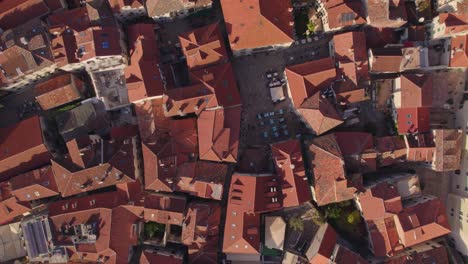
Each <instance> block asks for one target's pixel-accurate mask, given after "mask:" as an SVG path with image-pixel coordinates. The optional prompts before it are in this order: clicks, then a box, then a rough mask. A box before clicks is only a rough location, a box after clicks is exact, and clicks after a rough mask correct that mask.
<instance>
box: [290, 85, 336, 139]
mask: <svg viewBox="0 0 468 264" xmlns="http://www.w3.org/2000/svg"><path fill="white" fill-rule="evenodd" d="M297 111H298V112H299V113H300V114H301V116H302V118H303V119H304V120H305V122H306V124H307V125H308V126H310V127H311V128H312V130H313V132H314V133H315V134H316V135H320V134H323V133H325V132H327V131H329V130H331V129H333V128H335V127H337V126H339V125H340V124H342V123H343V119H342V118H341V116H340V114H339V113H338V112H337V111H336V109H335V107H334V106H333V105H332V104H331V102H330V101H329V100H328V99H327V98H323V97H322V96H321V95H320V92H316V93H315V94H314V95H312V96H311V97H309V98H307V99H306V100H305V101H304V102H303V103H302V104H301V106H300V107H299V108H297Z"/></svg>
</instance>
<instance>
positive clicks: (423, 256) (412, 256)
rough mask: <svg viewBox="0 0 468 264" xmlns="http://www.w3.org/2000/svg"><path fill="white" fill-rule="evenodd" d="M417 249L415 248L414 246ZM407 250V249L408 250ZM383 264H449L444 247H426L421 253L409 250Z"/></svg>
mask: <svg viewBox="0 0 468 264" xmlns="http://www.w3.org/2000/svg"><path fill="white" fill-rule="evenodd" d="M416 248H417V246H416ZM408 250H409V249H408ZM384 263H385V264H410V263H424V264H426V263H437V264H449V263H450V262H449V260H448V255H447V250H446V249H445V247H444V246H439V247H428V248H427V249H426V250H423V251H416V250H413V251H411V250H409V251H408V252H404V253H402V254H401V255H400V254H399V255H398V256H397V257H394V258H392V259H387V260H385V262H384Z"/></svg>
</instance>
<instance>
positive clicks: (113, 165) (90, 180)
mask: <svg viewBox="0 0 468 264" xmlns="http://www.w3.org/2000/svg"><path fill="white" fill-rule="evenodd" d="M100 142H101V143H100V144H103V148H104V151H105V152H104V153H101V152H96V153H95V154H96V156H94V154H93V156H92V158H93V159H92V161H93V162H92V163H89V164H87V166H86V168H79V167H78V166H75V165H74V164H70V163H71V162H69V161H67V160H53V161H52V168H53V171H54V175H55V180H56V182H57V186H58V187H59V191H60V193H61V194H62V196H64V197H66V196H70V195H75V194H79V193H82V192H85V191H90V190H96V189H99V188H104V187H108V186H113V185H115V184H119V183H125V182H133V181H135V179H136V177H137V171H138V169H137V168H136V166H135V159H136V157H135V156H134V148H136V146H135V142H136V141H135V140H134V139H133V138H129V139H127V140H123V141H100ZM76 155H79V154H76ZM76 155H75V156H76ZM72 156H73V155H72ZM101 159H102V160H101Z"/></svg>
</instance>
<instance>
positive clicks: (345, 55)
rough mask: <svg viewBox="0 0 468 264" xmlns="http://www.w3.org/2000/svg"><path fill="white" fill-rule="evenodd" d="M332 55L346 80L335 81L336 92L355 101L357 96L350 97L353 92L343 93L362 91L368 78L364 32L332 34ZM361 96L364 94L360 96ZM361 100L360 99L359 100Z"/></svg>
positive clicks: (350, 100)
mask: <svg viewBox="0 0 468 264" xmlns="http://www.w3.org/2000/svg"><path fill="white" fill-rule="evenodd" d="M333 42H334V43H336V45H334V49H335V50H334V56H335V58H336V61H337V62H338V63H339V68H340V72H341V74H343V75H344V76H345V77H346V78H347V80H346V81H345V82H338V83H336V86H337V87H334V88H335V90H336V91H335V92H336V93H341V94H342V95H341V97H346V96H347V97H349V98H348V99H347V101H349V102H350V103H351V102H356V101H357V98H356V99H354V98H352V96H351V95H354V94H343V93H346V92H351V91H356V90H357V91H359V90H360V91H362V92H363V89H362V88H365V86H366V82H367V81H368V80H369V64H368V57H367V49H366V36H365V34H364V32H358V31H353V32H348V33H343V34H338V35H334V36H333ZM360 97H361V98H362V97H364V96H360ZM360 101H362V100H360Z"/></svg>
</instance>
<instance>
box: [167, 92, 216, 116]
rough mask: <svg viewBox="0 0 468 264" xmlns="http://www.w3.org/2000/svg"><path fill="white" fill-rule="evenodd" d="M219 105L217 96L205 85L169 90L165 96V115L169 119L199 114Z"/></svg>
mask: <svg viewBox="0 0 468 264" xmlns="http://www.w3.org/2000/svg"><path fill="white" fill-rule="evenodd" d="M217 105H218V103H217V100H216V95H215V94H214V93H213V91H212V90H211V89H210V88H208V87H206V86H204V85H203V84H196V85H192V86H189V87H180V88H174V89H169V90H167V91H166V93H165V95H164V114H165V115H166V116H167V117H172V116H178V115H179V116H180V115H186V114H192V113H195V114H199V113H200V112H201V111H202V110H203V109H205V108H209V107H216V106H217Z"/></svg>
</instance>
